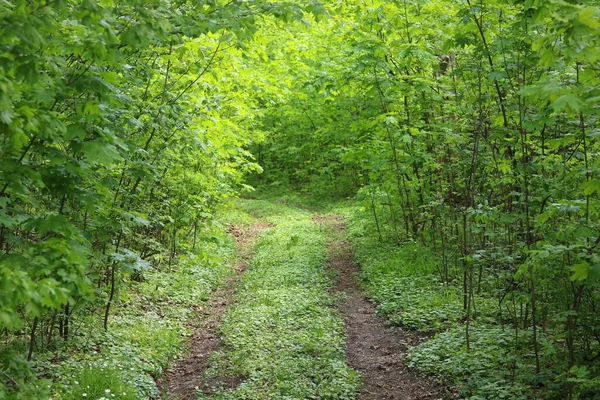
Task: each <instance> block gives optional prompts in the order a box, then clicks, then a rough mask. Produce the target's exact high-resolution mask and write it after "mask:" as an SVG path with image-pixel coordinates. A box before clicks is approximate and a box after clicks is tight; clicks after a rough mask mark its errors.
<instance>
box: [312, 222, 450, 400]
mask: <svg viewBox="0 0 600 400" xmlns="http://www.w3.org/2000/svg"><path fill="white" fill-rule="evenodd" d="M316 221H317V222H320V223H325V224H327V225H329V226H330V227H332V228H333V230H334V232H335V239H334V241H333V242H332V243H331V244H330V255H329V260H328V266H329V268H331V270H333V274H334V275H335V277H334V282H335V290H336V291H338V292H344V293H345V294H346V296H345V299H344V300H342V302H341V305H340V312H341V314H342V317H343V318H344V322H345V325H346V332H347V335H348V337H347V344H346V352H347V356H348V361H349V364H350V366H351V367H352V368H354V369H355V370H357V371H358V372H359V373H360V375H361V377H362V381H363V383H362V386H361V391H360V393H359V397H358V398H359V400H386V399H398V400H400V399H402V400H434V399H436V400H437V399H450V398H453V397H452V396H453V395H452V393H451V392H450V391H449V390H448V389H447V388H446V387H444V386H442V385H440V384H437V383H436V382H434V381H432V380H430V379H427V378H426V377H423V376H421V375H419V374H417V373H416V372H415V371H413V370H411V369H409V368H408V367H407V366H406V364H405V363H404V359H405V358H406V356H407V352H408V349H409V347H411V346H414V345H416V344H418V343H419V341H420V340H421V339H423V337H422V335H421V336H419V335H418V334H417V333H411V332H405V331H403V330H401V329H399V328H396V327H391V326H388V325H386V322H385V319H384V318H382V317H379V316H377V315H376V313H375V306H374V305H373V304H372V303H371V302H369V301H368V300H367V299H366V298H365V297H364V296H363V294H362V293H361V291H360V289H359V287H358V283H357V277H358V269H357V267H356V265H355V264H354V263H353V261H352V251H351V248H350V244H349V243H348V242H347V241H345V240H344V234H345V224H344V222H343V220H342V219H340V218H335V217H333V218H317V219H316Z"/></svg>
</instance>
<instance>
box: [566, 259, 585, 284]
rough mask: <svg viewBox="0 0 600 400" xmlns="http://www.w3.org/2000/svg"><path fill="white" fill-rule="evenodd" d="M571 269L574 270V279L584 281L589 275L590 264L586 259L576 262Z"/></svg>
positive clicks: (572, 276) (572, 277)
mask: <svg viewBox="0 0 600 400" xmlns="http://www.w3.org/2000/svg"><path fill="white" fill-rule="evenodd" d="M570 271H571V272H572V274H571V277H570V279H571V280H572V281H584V280H586V279H587V277H588V275H589V272H590V264H588V263H587V262H585V261H584V262H581V263H579V264H575V265H573V266H572V267H571V268H570Z"/></svg>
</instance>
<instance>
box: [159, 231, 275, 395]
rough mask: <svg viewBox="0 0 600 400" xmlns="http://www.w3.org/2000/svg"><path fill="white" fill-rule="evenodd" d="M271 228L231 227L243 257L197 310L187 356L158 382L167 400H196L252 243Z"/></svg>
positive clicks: (245, 266) (217, 344)
mask: <svg viewBox="0 0 600 400" xmlns="http://www.w3.org/2000/svg"><path fill="white" fill-rule="evenodd" d="M267 226H268V225H267V224H265V223H257V224H255V225H253V226H252V227H250V228H249V229H243V228H240V227H238V226H232V227H231V228H230V230H229V232H230V233H231V235H232V236H233V237H235V239H236V248H237V250H238V252H239V254H240V258H239V262H238V264H237V265H236V273H235V274H233V275H232V276H231V277H229V278H228V279H227V281H226V282H225V285H223V287H221V288H220V289H218V290H217V291H215V292H214V293H213V294H212V296H211V298H210V300H209V301H208V303H207V304H206V305H205V306H204V307H202V308H201V309H199V310H198V320H197V321H193V323H194V326H195V327H194V332H193V334H192V336H191V337H190V340H189V342H188V344H187V347H188V352H187V353H186V355H185V357H184V358H183V359H182V360H180V361H178V362H177V363H176V364H175V365H173V366H172V367H171V368H169V369H168V370H167V371H166V372H165V374H164V379H163V381H162V382H158V384H159V388H160V389H161V392H162V393H163V394H166V396H163V398H164V400H167V399H168V400H171V399H177V400H192V399H194V400H195V399H196V398H197V397H198V396H197V389H198V388H199V387H200V386H201V385H202V375H203V373H204V371H205V370H206V368H208V363H209V358H210V356H211V355H212V354H213V352H214V351H215V350H217V348H218V346H219V338H218V335H217V333H216V330H217V328H218V327H219V325H220V323H221V317H222V316H223V314H224V313H225V311H226V310H227V307H228V306H229V302H230V299H231V294H232V292H233V288H234V286H235V282H237V280H238V279H239V278H240V276H241V275H242V274H243V273H244V271H245V270H246V269H247V268H248V262H249V260H250V256H251V242H252V240H253V239H254V238H255V237H256V236H257V235H258V234H259V233H260V232H261V231H262V230H263V229H265V228H266V227H267Z"/></svg>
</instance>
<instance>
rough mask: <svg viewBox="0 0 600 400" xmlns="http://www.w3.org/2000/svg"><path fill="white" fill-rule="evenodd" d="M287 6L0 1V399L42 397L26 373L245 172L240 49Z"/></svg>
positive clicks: (165, 251) (245, 104)
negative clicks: (32, 390) (260, 21)
mask: <svg viewBox="0 0 600 400" xmlns="http://www.w3.org/2000/svg"><path fill="white" fill-rule="evenodd" d="M301 7H303V8H304V9H306V10H308V11H314V12H315V13H319V12H320V8H319V7H318V5H312V4H310V3H303V4H302V5H301ZM301 7H300V6H295V5H294V4H291V3H289V2H288V3H282V4H279V3H272V2H260V1H256V2H237V1H234V2H225V1H200V0H190V1H186V0H183V1H166V0H150V1H140V0H127V1H115V0H101V1H88V0H60V1H44V0H42V1H26V0H14V1H12V0H11V1H3V2H0V132H1V134H0V293H1V295H0V332H2V336H3V345H2V346H1V347H0V372H1V373H0V397H3V398H4V397H6V396H17V397H23V398H32V397H37V398H42V397H43V395H42V394H37V395H35V394H31V393H29V394H28V393H27V391H28V390H29V389H30V388H31V387H33V385H32V383H31V381H29V383H27V384H25V381H26V379H27V378H26V377H27V375H28V374H29V372H28V371H29V368H28V367H29V365H30V364H29V363H27V361H29V360H32V359H34V358H35V354H36V353H39V352H43V351H45V350H49V349H53V348H55V347H56V346H57V345H59V342H62V341H65V340H67V341H68V340H70V339H71V337H72V336H73V332H74V329H75V328H78V326H79V323H80V322H81V321H82V320H83V318H84V317H85V316H88V315H95V316H96V320H97V324H98V325H99V326H103V328H104V330H107V329H108V328H109V326H110V317H111V315H112V312H113V310H114V309H115V306H116V303H117V300H119V299H120V296H119V290H120V287H121V286H122V284H124V283H126V282H128V281H132V280H135V281H143V279H144V275H145V274H146V271H148V270H149V269H151V268H159V269H164V268H168V267H170V266H171V265H172V264H175V263H176V262H177V260H178V258H179V255H180V254H182V253H183V252H186V251H188V250H190V249H193V248H196V247H197V243H196V242H197V239H198V237H199V234H200V232H201V231H202V230H203V229H204V227H206V226H208V225H209V221H210V219H211V216H212V213H213V210H214V209H215V207H216V205H217V204H219V202H221V201H222V200H223V199H225V198H227V197H228V196H230V195H231V194H233V193H234V192H235V191H236V190H237V189H238V188H239V183H240V181H239V179H240V177H241V175H242V174H243V173H245V172H246V171H249V170H252V169H254V168H256V165H255V164H254V163H253V162H252V160H251V157H250V155H249V153H248V152H246V151H245V150H244V146H245V145H247V144H248V143H249V142H250V141H251V140H253V138H254V136H253V135H254V134H255V132H253V131H252V128H253V127H254V125H255V122H254V120H253V118H254V117H255V115H254V113H253V109H254V108H255V105H256V99H255V98H254V97H253V94H252V93H251V92H249V91H247V90H245V87H242V85H241V84H240V83H241V82H243V83H247V84H251V82H252V81H254V80H255V78H254V77H252V76H250V73H251V71H248V70H245V69H244V66H243V63H242V62H241V61H240V54H241V50H240V49H241V48H242V47H243V43H244V41H247V40H248V39H249V38H250V37H251V36H252V34H253V33H254V32H255V31H256V29H257V26H256V23H257V20H258V19H259V18H261V15H262V16H263V17H266V16H267V15H273V16H274V17H277V18H281V19H283V20H294V19H300V18H302V16H303V15H304V11H303V9H302V8H301ZM256 91H257V92H258V91H260V90H259V88H257V89H256ZM115 322H116V321H115ZM9 393H12V394H9ZM75 397H77V396H75Z"/></svg>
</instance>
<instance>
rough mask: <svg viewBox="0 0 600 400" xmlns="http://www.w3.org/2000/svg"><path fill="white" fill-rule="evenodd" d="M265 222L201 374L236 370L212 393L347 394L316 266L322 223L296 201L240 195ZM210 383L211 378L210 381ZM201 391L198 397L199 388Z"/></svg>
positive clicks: (338, 329) (339, 335)
mask: <svg viewBox="0 0 600 400" xmlns="http://www.w3.org/2000/svg"><path fill="white" fill-rule="evenodd" d="M240 204H241V205H242V207H243V209H244V210H245V211H247V212H250V213H252V214H254V215H257V216H258V217H260V218H263V219H264V220H265V221H266V222H268V223H270V224H272V225H273V227H271V228H268V229H267V230H266V231H265V232H264V233H263V234H262V235H261V237H260V238H259V239H258V241H257V243H256V247H255V250H254V254H253V257H252V261H251V262H250V266H249V269H248V271H247V272H246V273H245V274H244V275H243V277H242V278H241V281H240V282H239V285H238V288H237V290H236V293H235V302H234V304H233V306H232V307H231V309H230V310H229V311H228V312H227V314H226V315H225V317H224V320H223V325H222V326H221V328H220V334H221V338H222V341H223V349H222V351H221V352H219V353H217V354H216V355H215V358H214V366H213V367H212V369H209V371H207V375H208V376H209V377H210V376H213V377H215V376H216V377H219V376H220V377H221V378H220V379H216V380H214V381H212V382H219V381H221V382H226V381H228V379H227V378H226V377H229V379H231V378H236V379H235V381H236V382H237V383H238V385H237V386H235V387H234V388H229V389H227V388H222V389H221V390H219V388H218V387H217V388H216V391H215V392H214V393H209V394H210V398H215V399H247V398H251V399H291V398H294V399H302V398H322V399H352V398H354V396H355V392H356V390H357V385H358V376H357V374H356V373H355V372H354V371H353V370H351V369H350V368H349V367H348V366H347V365H346V362H345V358H344V334H343V325H342V321H341V319H340V317H339V316H338V315H337V311H336V310H335V308H334V307H333V306H334V301H335V299H334V298H333V296H332V295H331V294H330V293H329V292H328V289H329V288H330V285H331V282H330V281H329V278H328V276H327V273H326V271H325V267H324V261H325V256H326V253H325V247H324V241H325V236H326V233H327V232H326V231H325V230H324V229H323V228H321V227H320V226H319V225H318V224H317V223H315V222H313V221H312V220H311V219H310V216H311V214H310V213H309V212H307V211H303V210H300V209H297V208H292V207H289V206H285V205H283V204H275V203H273V202H268V201H264V200H245V201H244V202H242V203H240ZM214 385H215V386H218V383H214ZM201 398H204V397H202V396H201Z"/></svg>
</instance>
